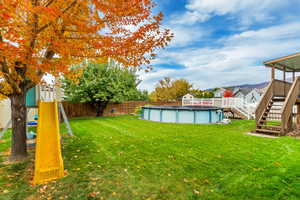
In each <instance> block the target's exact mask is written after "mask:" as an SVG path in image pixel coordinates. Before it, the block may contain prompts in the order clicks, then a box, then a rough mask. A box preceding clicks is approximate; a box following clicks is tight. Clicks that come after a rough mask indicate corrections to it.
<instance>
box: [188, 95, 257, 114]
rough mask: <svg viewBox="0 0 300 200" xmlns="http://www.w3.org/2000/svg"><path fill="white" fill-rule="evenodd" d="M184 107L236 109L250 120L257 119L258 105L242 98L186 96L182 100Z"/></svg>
mask: <svg viewBox="0 0 300 200" xmlns="http://www.w3.org/2000/svg"><path fill="white" fill-rule="evenodd" d="M182 106H214V107H220V108H231V109H236V110H237V111H239V112H240V113H242V114H243V115H244V116H246V117H247V118H248V119H253V118H255V109H256V106H257V103H248V102H246V101H245V100H244V99H242V98H235V97H228V98H208V99H204V98H203V99H200V98H194V97H193V96H192V95H189V94H188V95H185V96H184V97H183V98H182Z"/></svg>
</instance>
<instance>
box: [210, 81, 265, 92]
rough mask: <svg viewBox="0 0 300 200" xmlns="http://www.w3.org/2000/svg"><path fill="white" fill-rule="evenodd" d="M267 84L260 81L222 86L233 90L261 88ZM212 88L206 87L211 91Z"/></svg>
mask: <svg viewBox="0 0 300 200" xmlns="http://www.w3.org/2000/svg"><path fill="white" fill-rule="evenodd" d="M268 84H269V82H262V83H256V84H243V85H235V86H228V87H223V88H226V89H231V90H233V89H234V88H250V89H254V88H257V89H261V88H265V87H266V86H267V85H268ZM214 89H215V88H210V89H207V90H206V91H212V90H214Z"/></svg>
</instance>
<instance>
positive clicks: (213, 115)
mask: <svg viewBox="0 0 300 200" xmlns="http://www.w3.org/2000/svg"><path fill="white" fill-rule="evenodd" d="M141 117H142V119H144V120H150V121H156V122H171V123H172V122H173V123H194V124H209V123H217V122H220V121H222V120H223V118H224V113H223V109H222V108H218V107H207V106H205V107H204V106H144V107H142V116H141Z"/></svg>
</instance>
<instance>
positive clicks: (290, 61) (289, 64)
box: [264, 52, 300, 72]
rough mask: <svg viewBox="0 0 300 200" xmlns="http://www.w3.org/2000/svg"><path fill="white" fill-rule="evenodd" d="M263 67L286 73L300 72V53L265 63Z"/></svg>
mask: <svg viewBox="0 0 300 200" xmlns="http://www.w3.org/2000/svg"><path fill="white" fill-rule="evenodd" d="M264 65H265V66H267V67H275V68H276V69H278V70H281V71H286V72H300V52H299V53H295V54H291V55H288V56H284V57H280V58H276V59H273V60H269V61H266V62H264Z"/></svg>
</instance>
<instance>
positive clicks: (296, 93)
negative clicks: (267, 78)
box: [255, 77, 300, 136]
mask: <svg viewBox="0 0 300 200" xmlns="http://www.w3.org/2000/svg"><path fill="white" fill-rule="evenodd" d="M296 105H298V106H297V109H296V110H297V115H298V117H299V119H300V106H299V105H300V77H297V78H296V79H295V80H294V82H293V83H288V82H284V81H279V80H273V81H272V82H271V83H270V84H269V86H268V88H267V90H266V91H265V94H264V96H263V97H262V99H261V101H260V103H259V105H258V106H257V109H256V111H255V120H256V130H255V131H256V132H257V133H264V134H271V135H277V136H283V135H286V134H287V133H289V132H290V131H293V129H294V127H295V126H294V125H293V122H294V121H295V115H296V114H295V113H294V112H295V108H296ZM274 116H276V118H275V119H274ZM273 120H276V122H274V121H273Z"/></svg>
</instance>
